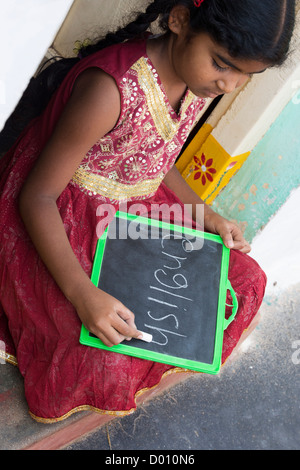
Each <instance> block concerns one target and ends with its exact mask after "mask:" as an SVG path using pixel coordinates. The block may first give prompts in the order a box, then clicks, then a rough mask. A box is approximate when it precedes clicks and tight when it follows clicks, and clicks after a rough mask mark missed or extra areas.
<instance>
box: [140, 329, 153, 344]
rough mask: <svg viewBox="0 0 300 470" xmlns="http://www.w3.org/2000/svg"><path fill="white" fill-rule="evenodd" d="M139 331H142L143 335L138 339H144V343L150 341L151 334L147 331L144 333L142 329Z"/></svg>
mask: <svg viewBox="0 0 300 470" xmlns="http://www.w3.org/2000/svg"><path fill="white" fill-rule="evenodd" d="M140 333H142V335H143V337H142V338H138V339H141V340H142V341H146V343H151V341H152V338H153V336H152V335H149V333H144V332H143V331H140Z"/></svg>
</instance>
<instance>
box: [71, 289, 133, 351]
mask: <svg viewBox="0 0 300 470" xmlns="http://www.w3.org/2000/svg"><path fill="white" fill-rule="evenodd" d="M74 306H75V308H76V310H77V313H78V316H79V318H80V319H81V321H82V323H83V324H84V326H85V327H86V328H87V330H88V331H89V332H90V333H92V334H94V335H95V336H97V337H98V338H99V339H101V341H102V342H103V343H104V344H105V345H106V346H108V347H111V346H114V345H116V344H119V343H121V342H122V341H124V339H126V340H130V339H131V338H138V339H140V338H141V337H142V334H141V332H139V331H138V330H137V328H136V325H135V323H134V314H133V313H132V312H131V311H130V310H129V309H128V308H126V307H125V306H124V305H123V304H122V303H121V302H119V301H118V300H117V299H115V298H114V297H112V296H111V295H109V294H107V293H106V292H104V291H102V290H101V289H98V288H97V287H96V286H94V284H91V285H90V288H89V289H88V291H85V293H84V294H83V295H81V297H80V299H79V300H78V302H75V303H74Z"/></svg>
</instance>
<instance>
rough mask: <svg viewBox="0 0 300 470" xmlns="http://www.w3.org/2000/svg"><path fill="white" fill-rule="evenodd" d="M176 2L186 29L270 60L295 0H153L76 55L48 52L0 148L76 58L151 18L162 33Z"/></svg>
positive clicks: (285, 39) (290, 21)
mask: <svg viewBox="0 0 300 470" xmlns="http://www.w3.org/2000/svg"><path fill="white" fill-rule="evenodd" d="M176 5H183V6H185V7H186V8H188V9H189V10H190V26H191V33H195V34H197V33H200V32H206V33H208V34H209V35H210V36H211V38H212V39H213V40H214V41H215V42H217V43H218V44H220V45H222V46H223V47H224V48H225V49H226V50H227V51H228V53H229V54H230V55H231V56H232V57H238V58H244V59H255V60H261V61H262V62H265V63H268V64H270V66H276V65H281V64H282V63H283V62H284V61H285V60H286V58H287V56H288V51H289V45H290V41H291V37H292V33H293V29H294V24H295V0H204V1H203V3H202V4H201V6H200V7H198V8H197V7H196V6H195V5H194V1H193V0H154V1H153V2H152V3H150V5H149V6H148V7H147V9H146V11H145V12H144V13H140V14H138V15H137V17H136V19H135V20H134V21H132V22H130V23H129V24H128V25H126V26H125V27H123V28H120V29H118V30H117V31H116V32H109V33H108V34H107V35H106V36H105V37H104V38H101V39H100V40H98V41H96V42H95V44H93V45H90V46H87V47H83V48H82V49H81V50H80V54H79V57H75V58H65V59H63V58H54V59H53V60H54V62H53V61H52V63H51V65H49V66H48V67H47V68H46V69H44V70H43V71H42V72H41V73H38V74H37V76H36V77H35V78H32V79H31V81H30V83H29V86H28V87H27V89H26V90H25V92H24V94H23V96H22V98H21V100H20V102H19V104H18V106H17V107H16V109H15V111H14V113H13V114H12V116H11V117H10V118H9V119H8V121H7V123H6V125H5V127H4V130H3V131H2V132H1V134H0V153H1V152H3V151H5V150H7V149H8V148H9V147H10V146H11V145H12V143H13V142H14V140H15V139H16V137H17V136H18V135H19V133H20V132H21V130H22V129H23V128H24V127H25V125H26V124H27V123H28V122H29V121H30V120H31V119H33V118H34V117H36V116H38V115H40V114H41V112H42V111H43V109H44V108H45V107H46V105H47V103H48V102H49V100H50V98H51V96H52V94H53V93H54V91H55V90H56V89H57V88H58V86H59V85H60V83H61V82H62V80H63V78H64V77H65V76H66V74H67V73H68V72H69V70H70V69H71V68H72V67H73V66H74V64H76V63H77V62H78V61H79V60H80V58H82V57H86V56H88V55H90V54H93V53H95V52H98V51H100V50H102V49H104V48H106V47H108V46H111V45H114V44H119V43H122V42H124V41H127V40H130V39H134V38H136V37H139V36H142V35H143V33H145V32H146V31H147V30H148V29H149V28H150V26H151V25H152V23H154V22H155V21H156V20H159V24H160V26H161V29H162V30H163V31H165V32H167V33H168V32H169V28H168V18H169V14H170V12H171V10H172V8H173V7H174V6H176ZM57 59H59V60H57ZM9 135H10V136H11V137H10V138H8V137H7V136H9ZM5 147H6V148H5Z"/></svg>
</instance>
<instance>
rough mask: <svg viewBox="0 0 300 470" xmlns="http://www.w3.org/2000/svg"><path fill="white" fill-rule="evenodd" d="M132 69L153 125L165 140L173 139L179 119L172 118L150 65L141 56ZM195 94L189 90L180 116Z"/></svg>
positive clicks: (183, 113) (179, 122)
mask: <svg viewBox="0 0 300 470" xmlns="http://www.w3.org/2000/svg"><path fill="white" fill-rule="evenodd" d="M132 69H133V70H135V71H136V72H137V74H138V81H139V85H140V87H141V88H142V90H143V92H144V93H145V96H146V100H147V104H148V108H149V111H150V113H151V116H152V118H153V120H154V123H155V127H156V129H157V131H158V133H159V134H160V136H161V137H162V139H163V140H164V141H165V142H169V141H170V140H172V139H173V137H174V136H175V134H176V133H177V131H178V129H179V126H180V124H181V121H182V120H181V119H174V120H173V119H172V117H171V115H170V112H169V110H168V108H167V105H166V102H165V95H164V93H163V90H162V89H161V87H160V86H159V84H158V83H157V81H156V78H155V76H154V74H153V72H152V69H151V67H150V65H149V64H148V62H147V59H146V58H145V57H141V59H139V60H138V61H137V62H136V63H135V64H134V65H133V66H132ZM194 98H195V96H194V95H193V93H191V92H189V93H188V95H187V96H186V99H185V101H184V103H183V106H182V110H181V117H182V119H183V118H184V115H185V112H186V110H187V108H188V107H189V105H190V104H191V103H192V101H193V100H194Z"/></svg>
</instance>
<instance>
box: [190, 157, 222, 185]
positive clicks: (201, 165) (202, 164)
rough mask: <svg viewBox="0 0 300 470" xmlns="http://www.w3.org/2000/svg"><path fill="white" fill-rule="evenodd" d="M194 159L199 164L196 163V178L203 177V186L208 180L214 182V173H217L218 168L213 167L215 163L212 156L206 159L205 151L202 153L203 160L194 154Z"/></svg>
mask: <svg viewBox="0 0 300 470" xmlns="http://www.w3.org/2000/svg"><path fill="white" fill-rule="evenodd" d="M194 161H195V163H196V164H197V165H195V168H194V171H195V175H194V180H195V181H196V180H198V179H200V178H201V183H202V184H203V186H205V184H206V182H207V181H209V182H210V183H212V182H213V180H214V179H213V177H212V175H214V174H216V173H217V170H215V168H212V165H213V163H214V161H213V159H212V158H209V159H208V160H206V157H205V155H204V153H202V155H201V160H200V159H199V158H198V157H196V156H194Z"/></svg>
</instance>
